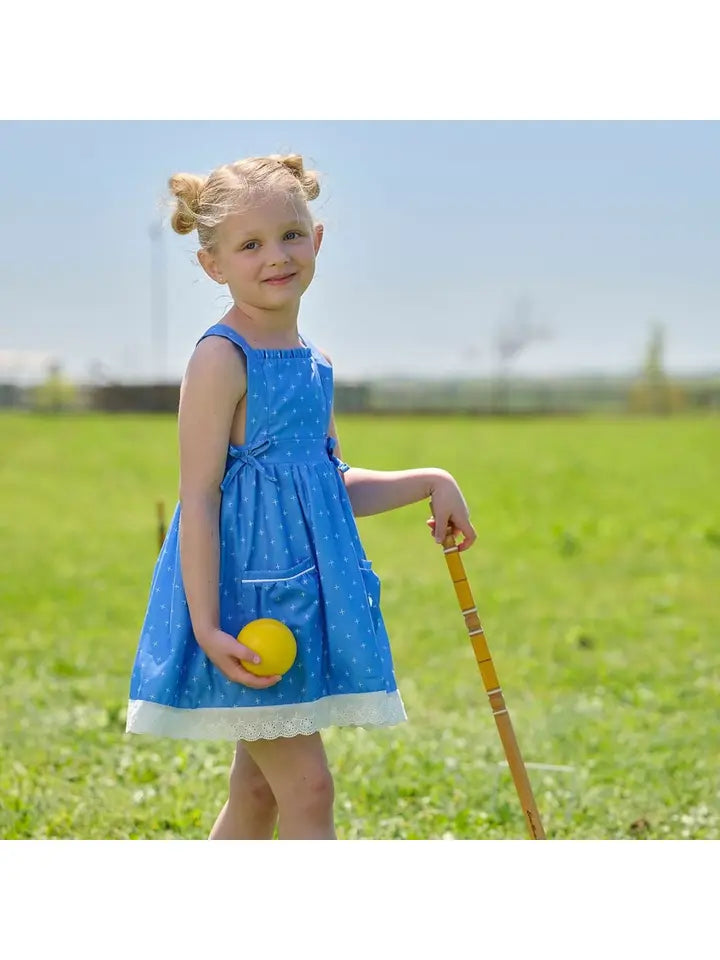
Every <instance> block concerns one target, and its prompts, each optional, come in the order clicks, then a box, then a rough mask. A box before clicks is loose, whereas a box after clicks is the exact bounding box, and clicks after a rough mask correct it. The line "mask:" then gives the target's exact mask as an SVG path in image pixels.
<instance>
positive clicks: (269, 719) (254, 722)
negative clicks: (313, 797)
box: [125, 690, 407, 740]
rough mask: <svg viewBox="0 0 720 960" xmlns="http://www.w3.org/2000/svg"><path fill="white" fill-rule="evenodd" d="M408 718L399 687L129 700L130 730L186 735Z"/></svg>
mask: <svg viewBox="0 0 720 960" xmlns="http://www.w3.org/2000/svg"><path fill="white" fill-rule="evenodd" d="M404 720H407V714H406V713H405V707H404V706H403V702H402V698H401V697H400V693H399V691H397V690H395V691H394V692H393V693H386V692H385V691H383V690H381V691H378V692H374V693H347V694H341V695H338V696H332V697H324V698H323V699H322V700H315V701H314V702H312V703H289V704H283V705H282V706H277V707H197V708H196V709H189V710H188V709H183V708H179V707H168V706H166V705H165V704H163V703H154V702H152V701H150V700H130V702H129V704H128V712H127V724H126V727H125V732H126V733H150V734H154V735H155V736H160V737H172V738H175V739H186V740H274V739H276V738H277V737H295V736H297V735H298V734H300V733H302V734H311V733H315V732H316V731H317V730H322V729H323V728H324V727H333V726H334V727H389V726H393V725H394V724H396V723H402V722H403V721H404Z"/></svg>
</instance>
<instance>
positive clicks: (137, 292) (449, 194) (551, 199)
mask: <svg viewBox="0 0 720 960" xmlns="http://www.w3.org/2000/svg"><path fill="white" fill-rule="evenodd" d="M289 151H293V152H299V153H301V154H303V156H304V157H305V158H306V164H307V165H308V166H310V167H313V168H315V169H317V170H319V172H320V175H321V195H320V197H319V199H318V200H317V201H315V202H314V203H313V204H312V209H313V210H314V212H315V215H316V216H317V218H318V219H320V220H322V221H323V223H324V224H325V228H326V232H325V239H324V243H323V248H322V250H321V253H320V257H319V259H318V268H317V273H316V277H315V280H314V282H313V285H312V286H311V288H310V290H309V291H308V293H307V294H306V295H305V297H304V298H303V303H302V306H301V312H300V329H301V332H303V333H304V334H305V335H306V336H307V337H308V338H309V339H311V340H314V341H315V342H316V343H317V344H318V345H319V346H321V347H323V348H324V349H326V350H328V351H329V352H330V353H331V355H332V356H333V360H334V363H335V367H336V371H337V376H338V377H339V378H344V379H352V378H355V377H363V376H371V375H392V374H398V375H418V376H452V375H458V376H468V375H472V374H478V375H485V374H487V373H489V372H491V371H492V370H493V369H495V366H496V362H497V355H496V352H495V347H494V343H495V338H496V335H497V331H498V329H499V327H500V326H501V325H503V324H504V323H506V322H507V321H508V319H509V318H510V317H511V316H512V315H513V312H514V310H515V308H516V305H517V303H518V302H519V301H520V300H524V302H525V303H529V304H530V317H531V319H532V320H533V321H534V322H536V323H537V324H539V325H541V326H543V327H544V328H545V329H546V330H547V331H548V332H549V336H548V337H547V338H546V339H544V340H542V341H538V342H535V343H531V344H530V345H529V346H528V347H527V348H526V350H525V351H524V352H523V353H522V354H520V355H519V356H518V357H517V358H516V361H515V362H514V368H515V369H516V370H517V371H518V372H525V373H548V374H549V373H555V372H571V371H591V370H592V371H596V370H598V371H599V370H602V371H610V372H612V371H626V370H630V369H633V368H634V367H636V366H637V364H638V363H639V362H640V360H641V357H642V353H643V346H644V343H645V341H646V338H647V333H648V328H649V325H650V323H651V322H653V321H658V322H661V323H663V324H664V325H665V328H666V332H667V353H666V356H667V361H668V365H669V367H670V368H671V369H674V370H677V371H684V370H694V369H718V368H720V285H719V284H718V261H719V257H718V255H719V254H720V243H719V240H720V180H719V178H718V170H719V169H720V123H718V122H698V121H677V122H671V121H652V122H639V121H638V122H630V121H624V122H601V121H578V122H570V121H550V122H541V121H518V122H511V121H492V122H491V121H482V122H480V121H478V122H449V121H448V122H396V121H384V122H376V123H370V122H356V121H344V122H341V121H338V122H301V121H289V122H284V123H283V122H272V123H270V122H268V123H261V122H225V123H222V122H209V121H208V122H190V121H184V122H155V121H144V122H133V123H130V122H118V121H103V122H90V121H87V122H72V123H66V122H60V121H57V122H5V123H0V171H1V172H2V182H3V184H4V185H5V190H4V191H3V193H4V202H3V221H4V229H3V230H2V231H0V270H1V271H2V274H1V280H0V361H2V358H5V366H6V367H7V363H8V357H9V353H8V352H11V353H12V352H13V351H39V352H47V353H50V354H52V355H54V356H55V357H57V358H58V359H59V360H60V362H61V363H62V365H63V367H64V369H65V370H66V371H67V372H68V373H69V374H71V375H73V376H75V377H79V378H81V377H84V376H85V375H86V374H87V371H88V369H89V365H90V364H91V363H92V362H93V361H100V362H101V363H102V364H103V366H104V367H105V370H106V371H107V372H108V373H109V374H111V375H112V376H114V377H118V378H121V379H127V380H131V379H138V378H145V377H148V376H153V375H156V374H157V373H160V372H161V371H162V370H164V372H165V373H166V375H167V376H168V377H171V378H179V377H180V376H181V375H182V371H183V369H184V367H185V364H186V362H187V358H188V356H189V354H190V352H191V351H192V348H193V345H194V343H195V341H196V340H197V339H198V337H199V336H200V335H201V333H202V332H203V330H204V329H205V328H206V327H208V326H209V325H210V324H212V323H213V322H214V321H215V320H217V319H218V318H219V317H220V316H221V314H222V313H223V312H224V311H225V309H226V308H227V306H228V305H229V299H228V297H227V294H226V293H225V291H224V290H221V289H220V288H219V287H217V286H216V285H214V284H213V283H212V282H211V281H210V280H209V279H207V278H206V277H205V275H204V273H202V271H201V269H200V267H199V265H198V264H197V261H196V259H195V250H196V242H195V235H194V234H191V235H190V236H187V237H180V236H178V235H176V234H174V233H173V232H172V231H171V230H170V228H169V226H168V227H166V229H165V231H164V234H163V240H162V242H163V244H164V250H165V256H166V260H167V295H168V319H169V344H168V349H167V355H166V357H165V358H162V357H161V356H157V355H156V352H154V351H153V349H152V339H151V292H150V268H151V244H150V239H149V227H150V224H151V222H152V220H153V218H154V217H155V216H156V215H157V211H158V208H159V204H160V203H161V201H162V198H163V196H164V194H165V184H166V182H167V178H168V176H169V175H170V174H172V173H174V172H176V171H180V170H187V171H193V172H198V173H206V172H209V170H210V169H212V167H214V166H216V165H218V164H220V163H224V162H228V161H231V160H233V159H237V158H239V157H242V156H247V155H255V154H260V153H275V152H289ZM2 373H3V371H2V369H0V377H2Z"/></svg>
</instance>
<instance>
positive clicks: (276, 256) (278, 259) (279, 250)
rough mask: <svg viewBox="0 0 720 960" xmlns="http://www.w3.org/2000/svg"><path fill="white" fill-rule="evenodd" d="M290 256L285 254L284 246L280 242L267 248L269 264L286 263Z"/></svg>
mask: <svg viewBox="0 0 720 960" xmlns="http://www.w3.org/2000/svg"><path fill="white" fill-rule="evenodd" d="M289 259H290V257H289V256H288V254H287V250H286V249H285V247H283V246H281V245H280V244H278V245H276V246H275V247H271V248H270V249H269V250H268V264H269V265H270V266H273V267H274V266H277V264H278V263H287V262H288V260H289Z"/></svg>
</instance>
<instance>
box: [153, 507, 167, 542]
mask: <svg viewBox="0 0 720 960" xmlns="http://www.w3.org/2000/svg"><path fill="white" fill-rule="evenodd" d="M155 506H156V509H157V535H158V550H162V545H163V543H164V542H165V501H164V500H158V501H157V502H156V504H155Z"/></svg>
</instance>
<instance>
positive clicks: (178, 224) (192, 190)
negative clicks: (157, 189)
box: [168, 173, 206, 233]
mask: <svg viewBox="0 0 720 960" xmlns="http://www.w3.org/2000/svg"><path fill="white" fill-rule="evenodd" d="M205 183H206V180H205V178H204V177H199V176H197V174H194V173H176V174H174V175H173V176H172V177H170V179H169V180H168V186H169V187H170V190H171V192H172V193H173V195H174V196H175V197H176V198H177V204H176V207H175V212H174V213H173V215H172V219H171V221H170V222H171V224H172V228H173V230H174V231H175V232H176V233H190V232H191V231H192V230H194V229H195V227H196V226H197V215H198V211H199V209H200V193H201V192H202V188H203V187H204V186H205Z"/></svg>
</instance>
